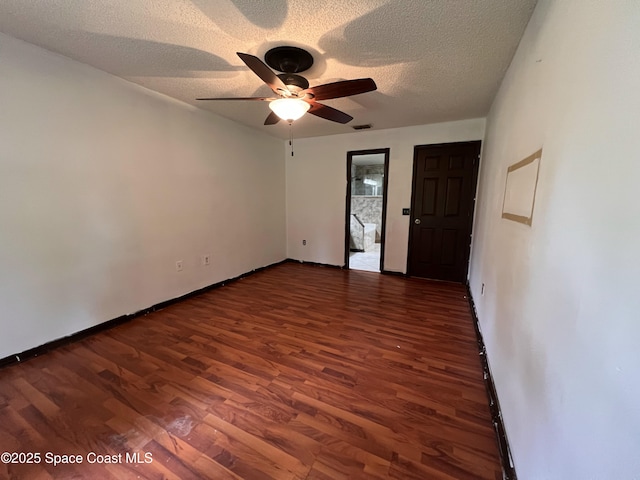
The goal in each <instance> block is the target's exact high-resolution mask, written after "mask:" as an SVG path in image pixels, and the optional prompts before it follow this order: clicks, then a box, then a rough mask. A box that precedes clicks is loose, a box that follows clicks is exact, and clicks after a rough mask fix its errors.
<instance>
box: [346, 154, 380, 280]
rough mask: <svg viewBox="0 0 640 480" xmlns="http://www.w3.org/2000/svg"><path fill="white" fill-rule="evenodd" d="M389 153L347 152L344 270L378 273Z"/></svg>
mask: <svg viewBox="0 0 640 480" xmlns="http://www.w3.org/2000/svg"><path fill="white" fill-rule="evenodd" d="M388 176H389V149H388V148H382V149H377V150H360V151H354V152H347V202H346V219H345V266H346V267H347V268H349V269H353V270H367V271H370V272H381V271H382V270H383V268H384V237H385V220H386V216H387V215H386V213H387V183H388Z"/></svg>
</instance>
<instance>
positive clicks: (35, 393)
mask: <svg viewBox="0 0 640 480" xmlns="http://www.w3.org/2000/svg"><path fill="white" fill-rule="evenodd" d="M464 295H465V290H464V288H463V287H462V286H458V285H453V284H447V283H439V282H431V281H426V280H419V279H407V278H402V277H395V276H388V275H380V274H375V273H370V272H357V271H342V270H339V269H332V268H326V267H317V266H309V265H301V264H297V263H285V264H281V265H278V266H275V267H272V268H269V269H267V270H265V271H262V272H259V273H256V274H254V275H252V276H250V277H247V278H245V279H243V280H240V281H237V282H234V283H232V284H230V285H227V286H225V287H222V288H219V289H215V290H212V291H210V292H208V293H205V294H203V295H200V296H198V297H194V298H191V299H189V300H185V301H184V302H181V303H178V304H174V305H172V306H170V307H167V308H165V309H164V310H161V311H158V312H155V313H152V314H149V315H147V316H145V317H140V318H137V319H134V320H133V321H131V322H129V323H126V324H123V325H120V326H118V327H115V328H113V329H110V330H107V331H105V332H101V333H98V334H96V335H94V336H91V337H89V338H86V339H84V340H81V341H79V342H76V343H73V344H71V345H68V346H65V347H61V348H58V349H56V350H54V351H52V352H49V353H47V354H45V355H42V356H40V357H36V358H33V359H31V360H29V361H27V362H24V363H22V364H17V365H13V366H10V367H7V368H4V369H2V370H0V433H1V434H0V452H5V451H6V452H37V453H40V455H41V461H40V463H35V464H26V465H20V464H6V463H0V478H9V479H63V478H64V479H71V478H73V479H92V480H93V479H117V480H122V479H130V478H131V479H179V480H186V479H236V480H237V479H245V480H249V479H250V480H254V479H255V480H269V479H274V480H284V479H291V480H303V479H306V480H337V479H347V478H348V479H385V478H393V479H417V480H426V479H435V480H440V479H442V480H444V479H499V478H502V474H501V469H500V463H499V457H498V449H497V444H496V439H495V434H494V430H493V427H492V424H491V418H490V414H489V407H488V403H487V396H486V391H485V387H484V384H483V378H482V370H481V364H480V360H479V358H478V352H477V344H476V338H475V334H474V329H473V325H472V319H471V315H470V312H469V307H468V304H467V300H466V299H465V298H464ZM48 452H49V453H50V454H51V455H53V454H58V455H81V456H82V457H81V460H83V461H82V463H80V464H61V465H57V466H54V465H53V464H51V463H47V457H46V456H45V455H47V454H48ZM90 452H93V454H91V455H89V454H90ZM119 454H120V455H121V456H120V457H118V455H119ZM127 454H128V455H129V457H128V458H127ZM134 454H135V455H139V457H136V458H133V457H132V455H134ZM145 454H146V455H147V457H145ZM95 455H102V456H104V457H97V456H95ZM48 459H49V460H52V457H51V456H49V457H48ZM105 459H109V460H113V461H115V462H116V463H100V462H99V461H100V460H105ZM145 459H146V460H150V463H145ZM93 460H98V462H94V463H91V462H92V461H93ZM127 460H129V461H127ZM133 460H140V461H139V462H135V461H133Z"/></svg>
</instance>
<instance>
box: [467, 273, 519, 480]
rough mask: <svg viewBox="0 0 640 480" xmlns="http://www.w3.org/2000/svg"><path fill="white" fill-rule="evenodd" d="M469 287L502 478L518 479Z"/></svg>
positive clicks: (468, 295)
mask: <svg viewBox="0 0 640 480" xmlns="http://www.w3.org/2000/svg"><path fill="white" fill-rule="evenodd" d="M466 287H467V299H468V300H469V307H470V309H471V315H472V317H473V327H474V329H475V331H476V338H477V340H478V351H479V355H480V361H481V362H482V371H483V374H484V385H485V387H486V389H487V396H488V397H489V409H490V410H491V422H492V423H493V428H494V430H495V431H496V437H497V440H498V450H499V451H500V461H501V463H502V478H503V480H517V479H518V477H517V476H516V469H515V467H514V466H513V460H512V457H511V449H510V448H509V441H508V439H507V431H506V430H505V428H504V422H503V421H502V411H501V410H500V402H499V401H498V392H497V391H496V386H495V383H493V376H492V375H491V370H490V369H489V361H488V359H487V349H486V348H485V345H484V339H483V338H482V333H481V332H480V324H479V320H478V314H477V312H476V304H475V302H474V301H473V296H472V295H471V289H470V288H469V282H467V284H466Z"/></svg>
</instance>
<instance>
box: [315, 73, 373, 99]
mask: <svg viewBox="0 0 640 480" xmlns="http://www.w3.org/2000/svg"><path fill="white" fill-rule="evenodd" d="M377 88H378V87H377V86H376V82H374V81H373V79H371V78H359V79H357V80H342V81H340V82H333V83H325V84H324V85H318V86H316V87H311V88H307V89H306V90H304V92H303V93H311V94H313V96H314V100H330V99H332V98H340V97H350V96H351V95H358V94H360V93H367V92H372V91H374V90H376V89H377Z"/></svg>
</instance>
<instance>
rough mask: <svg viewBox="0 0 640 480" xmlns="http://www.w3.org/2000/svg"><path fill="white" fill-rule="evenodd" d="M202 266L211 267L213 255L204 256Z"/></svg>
mask: <svg viewBox="0 0 640 480" xmlns="http://www.w3.org/2000/svg"><path fill="white" fill-rule="evenodd" d="M202 265H204V266H205V267H208V266H209V265H211V255H209V254H208V253H207V254H205V255H203V256H202Z"/></svg>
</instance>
